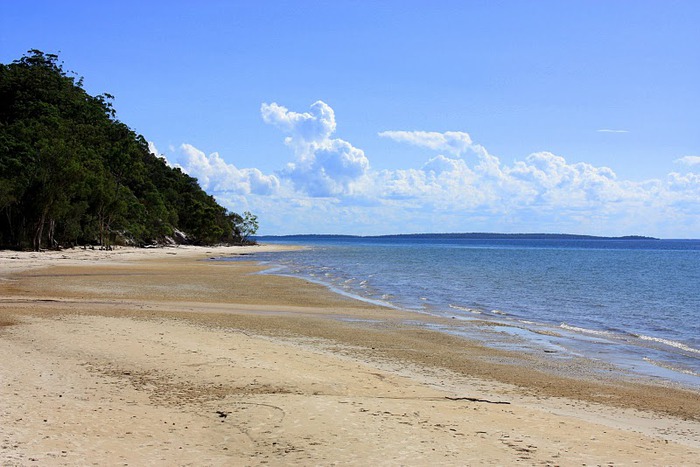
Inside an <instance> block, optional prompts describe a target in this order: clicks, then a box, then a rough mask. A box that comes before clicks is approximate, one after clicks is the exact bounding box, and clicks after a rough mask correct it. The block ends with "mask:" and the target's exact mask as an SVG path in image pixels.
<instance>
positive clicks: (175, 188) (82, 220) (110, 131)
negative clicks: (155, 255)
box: [0, 50, 258, 251]
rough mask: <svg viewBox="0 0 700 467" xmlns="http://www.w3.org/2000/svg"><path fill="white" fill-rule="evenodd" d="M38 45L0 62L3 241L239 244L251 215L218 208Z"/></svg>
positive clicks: (11, 244)
mask: <svg viewBox="0 0 700 467" xmlns="http://www.w3.org/2000/svg"><path fill="white" fill-rule="evenodd" d="M112 99H113V97H112V96H111V95H109V94H106V93H105V94H102V95H98V96H91V95H89V94H88V93H87V92H86V91H85V90H84V89H83V87H82V78H80V79H76V78H75V77H73V76H69V75H68V74H67V73H66V72H65V71H64V70H63V67H62V66H61V64H60V63H59V62H58V57H57V56H56V55H53V54H45V53H43V52H41V51H39V50H30V51H29V53H28V55H26V56H24V57H22V58H21V59H19V60H16V61H14V62H12V63H10V64H7V65H5V64H0V248H5V249H30V248H31V249H34V250H37V251H38V250H41V249H45V248H62V247H71V246H77V245H84V246H87V245H92V246H99V247H100V248H107V249H109V248H111V247H112V245H113V244H121V245H134V246H145V245H153V244H163V243H190V244H197V245H210V244H218V243H233V244H240V243H245V242H248V241H249V240H248V237H249V236H250V235H252V234H254V233H255V232H256V229H257V225H258V224H257V218H256V216H255V215H253V214H251V213H248V212H246V213H243V215H240V214H238V213H235V212H229V211H228V210H227V209H226V208H224V207H222V206H220V205H219V204H218V203H217V202H216V201H215V200H214V198H213V197H212V196H210V195H208V194H207V193H206V192H204V190H202V188H201V187H200V186H199V184H198V183H197V180H196V179H195V178H193V177H190V176H189V175H187V174H185V173H183V172H182V171H181V170H180V169H178V168H172V167H170V166H168V164H167V163H166V161H165V159H164V158H162V157H159V156H157V155H155V154H152V153H151V151H150V149H149V145H148V142H147V141H146V139H145V138H144V137H143V136H142V135H139V134H137V133H136V132H134V131H133V130H131V129H130V128H129V127H128V126H127V125H126V124H124V123H122V122H120V121H119V120H117V118H116V111H115V110H114V108H113V107H112V103H111V100H112Z"/></svg>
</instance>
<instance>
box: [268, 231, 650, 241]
mask: <svg viewBox="0 0 700 467" xmlns="http://www.w3.org/2000/svg"><path fill="white" fill-rule="evenodd" d="M255 238H256V239H257V240H273V239H284V240H294V239H300V240H302V239H317V240H321V239H324V238H328V239H342V238H348V239H351V238H366V239H382V238H386V239H400V238H407V239H426V240H439V239H442V240H449V239H455V240H457V239H462V240H464V239H471V240H659V239H658V238H655V237H645V236H642V235H626V236H622V237H601V236H596V235H576V234H548V233H486V232H470V233H418V234H390V235H335V234H298V235H261V236H257V237H255Z"/></svg>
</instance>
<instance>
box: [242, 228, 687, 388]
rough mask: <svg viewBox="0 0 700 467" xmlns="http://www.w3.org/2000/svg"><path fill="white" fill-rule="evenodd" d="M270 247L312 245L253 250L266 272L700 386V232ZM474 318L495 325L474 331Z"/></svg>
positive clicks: (464, 330)
mask: <svg viewBox="0 0 700 467" xmlns="http://www.w3.org/2000/svg"><path fill="white" fill-rule="evenodd" d="M263 243H291V244H296V245H303V246H306V247H308V248H306V249H303V250H301V251H290V252H280V253H269V254H259V255H257V256H256V258H255V259H257V260H259V261H262V262H264V263H266V264H267V265H268V266H269V268H270V270H269V272H272V273H274V274H284V275H291V276H296V277H302V278H305V279H308V280H312V281H315V282H318V283H322V284H325V285H327V286H328V287H330V288H332V289H333V290H336V291H338V292H341V293H344V294H348V295H351V296H354V297H357V298H361V299H363V300H367V301H370V302H374V303H381V304H385V305H388V306H391V307H395V308H400V309H405V310H412V311H415V312H419V313H428V314H433V315H437V316H443V317H445V316H446V317H450V318H454V319H453V320H451V321H450V322H452V323H454V325H451V326H443V327H442V328H440V330H441V331H444V332H451V333H455V334H463V335H465V336H466V337H469V338H475V339H481V340H482V341H483V342H484V343H485V344H486V345H491V346H494V347H502V348H508V349H511V350H521V351H529V352H542V351H545V352H547V353H550V354H552V355H554V356H558V357H559V358H562V357H563V358H565V357H566V356H567V355H568V356H584V357H587V358H590V359H593V360H598V361H602V362H606V363H610V364H613V365H615V366H616V367H619V368H621V369H625V370H628V371H632V372H635V373H638V374H642V375H645V376H647V377H652V378H658V379H661V380H665V381H671V382H676V383H681V384H684V385H690V386H693V387H700V240H655V239H578V238H577V239H571V238H568V239H562V238H545V239H527V238H507V237H506V238H496V239H493V238H483V239H478V238H447V237H433V238H416V237H411V236H405V237H375V238H363V237H328V236H318V237H316V236H300V237H295V238H284V239H279V238H278V239H269V238H268V239H265V240H263ZM475 322H476V326H475ZM479 323H484V324H483V326H481V328H483V330H488V332H475V330H478V329H479V328H480V325H479ZM465 324H469V325H465ZM499 336H500V337H499Z"/></svg>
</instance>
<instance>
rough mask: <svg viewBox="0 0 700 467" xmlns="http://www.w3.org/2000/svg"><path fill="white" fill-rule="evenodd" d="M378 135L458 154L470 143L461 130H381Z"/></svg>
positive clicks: (466, 135) (467, 135) (467, 147)
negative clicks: (439, 131) (442, 131)
mask: <svg viewBox="0 0 700 467" xmlns="http://www.w3.org/2000/svg"><path fill="white" fill-rule="evenodd" d="M379 136H381V137H383V138H389V139H392V140H394V141H397V142H399V143H408V144H412V145H414V146H419V147H423V148H428V149H432V150H434V151H445V152H449V153H450V154H453V155H455V156H459V155H461V154H463V153H464V152H465V151H466V150H467V149H469V147H470V146H471V144H472V139H471V137H470V136H469V134H468V133H464V132H461V131H447V132H445V133H438V132H435V131H382V132H381V133H379Z"/></svg>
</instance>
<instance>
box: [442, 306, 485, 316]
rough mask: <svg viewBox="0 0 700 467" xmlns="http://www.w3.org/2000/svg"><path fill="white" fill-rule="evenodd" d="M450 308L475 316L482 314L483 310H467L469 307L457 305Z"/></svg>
mask: <svg viewBox="0 0 700 467" xmlns="http://www.w3.org/2000/svg"><path fill="white" fill-rule="evenodd" d="M449 307H450V308H452V309H453V310H459V311H466V312H467V313H473V314H475V315H480V314H481V310H477V309H475V308H467V307H463V306H457V305H449Z"/></svg>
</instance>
